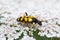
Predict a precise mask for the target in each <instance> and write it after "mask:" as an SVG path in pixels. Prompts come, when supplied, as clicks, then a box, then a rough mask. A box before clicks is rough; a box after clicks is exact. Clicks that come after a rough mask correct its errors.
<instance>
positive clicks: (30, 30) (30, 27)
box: [29, 23, 35, 35]
mask: <svg viewBox="0 0 60 40" xmlns="http://www.w3.org/2000/svg"><path fill="white" fill-rule="evenodd" d="M34 25H35V23H33V24H32V25H31V26H30V31H29V34H30V35H31V31H32V30H31V29H32V27H33V26H34Z"/></svg>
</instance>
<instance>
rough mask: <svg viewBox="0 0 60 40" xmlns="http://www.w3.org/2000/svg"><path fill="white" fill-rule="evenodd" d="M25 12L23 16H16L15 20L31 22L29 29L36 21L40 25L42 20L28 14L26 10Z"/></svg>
mask: <svg viewBox="0 0 60 40" xmlns="http://www.w3.org/2000/svg"><path fill="white" fill-rule="evenodd" d="M25 14H26V15H25V16H21V17H19V18H17V21H18V22H22V23H31V24H32V25H31V26H30V30H31V29H32V27H33V26H34V25H35V24H36V23H38V24H39V25H40V26H41V25H42V21H39V20H38V19H37V18H35V17H34V16H28V14H27V12H25Z"/></svg>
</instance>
